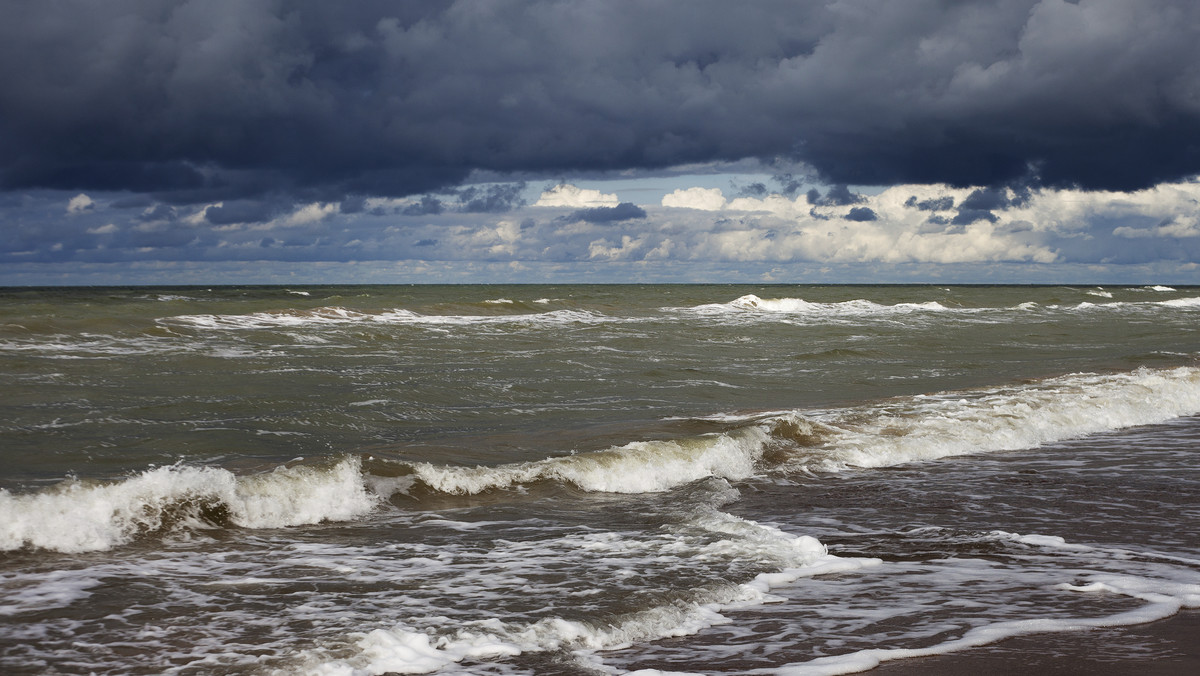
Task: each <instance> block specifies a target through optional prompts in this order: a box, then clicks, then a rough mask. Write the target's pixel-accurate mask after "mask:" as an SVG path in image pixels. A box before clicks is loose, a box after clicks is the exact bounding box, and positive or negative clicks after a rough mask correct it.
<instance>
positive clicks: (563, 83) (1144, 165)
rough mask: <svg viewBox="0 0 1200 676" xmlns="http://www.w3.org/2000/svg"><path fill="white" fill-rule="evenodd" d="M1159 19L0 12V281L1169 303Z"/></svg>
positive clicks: (56, 7) (1171, 44)
mask: <svg viewBox="0 0 1200 676" xmlns="http://www.w3.org/2000/svg"><path fill="white" fill-rule="evenodd" d="M1198 207H1200V3H1196V2H1194V1H1192V0H1138V1H1137V2H1133V1H1131V0H1123V1H1119V0H1078V1H1074V2H1069V1H1066V0H958V1H952V0H906V1H904V2H895V1H893V0H822V1H819V2H817V1H805V0H786V1H784V0H757V1H755V2H731V1H721V2H716V1H707V0H655V1H650V0H646V1H641V2H636V1H632V0H631V1H629V2H620V1H617V2H614V1H612V0H475V1H467V0H446V1H438V0H419V1H413V2H404V1H384V0H363V1H360V2H349V3H340V2H327V1H325V0H292V1H288V0H173V1H172V0H106V1H105V2H94V1H92V0H54V1H50V2H5V3H0V285H8V286H13V285H43V284H46V285H58V284H75V285H98V284H105V285H106V284H114V285H120V284H229V283H241V284H267V283H269V284H305V283H312V284H321V283H447V282H449V283H506V282H516V283H536V282H552V283H560V282H561V283H576V282H597V283H607V282H647V283H653V282H739V283H884V282H888V283H1075V284H1200V208H1198Z"/></svg>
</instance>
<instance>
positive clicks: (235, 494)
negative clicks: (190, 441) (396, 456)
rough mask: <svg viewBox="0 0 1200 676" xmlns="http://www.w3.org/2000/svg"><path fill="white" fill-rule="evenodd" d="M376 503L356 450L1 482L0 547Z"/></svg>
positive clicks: (307, 517) (87, 545) (257, 522)
mask: <svg viewBox="0 0 1200 676" xmlns="http://www.w3.org/2000/svg"><path fill="white" fill-rule="evenodd" d="M377 503H378V498H377V497H376V496H374V495H373V494H370V493H368V492H367V490H366V488H365V486H364V484H363V481H362V474H361V462H360V461H359V459H357V458H347V459H344V460H342V461H341V462H339V463H337V464H336V465H334V466H333V467H330V468H319V467H310V466H295V467H280V468H277V469H275V470H274V471H272V472H267V473H265V474H258V475H253V476H241V477H239V476H235V475H234V474H233V473H231V472H229V471H227V470H224V469H220V468H216V467H187V466H180V465H172V466H169V467H158V468H154V469H150V470H146V471H145V472H142V473H141V474H138V475H136V476H133V477H130V478H128V479H125V480H123V481H117V482H111V483H99V482H84V481H78V480H72V481H66V482H63V483H62V484H59V485H58V486H56V487H54V488H53V489H51V490H48V491H43V492H40V493H35V494H29V495H13V494H11V493H9V492H8V491H6V490H2V489H0V514H2V515H4V518H3V519H0V551H11V550H15V549H20V548H22V547H30V548H35V549H49V550H53V551H59V552H87V551H99V550H106V549H111V548H113V547H116V546H119V545H122V544H125V543H128V542H130V541H132V540H134V539H136V538H138V537H139V536H143V535H147V534H151V533H157V532H163V531H169V530H172V529H175V528H180V527H190V528H211V527H216V526H222V525H233V526H239V527H243V528H280V527H284V526H299V525H306V524H314V523H319V522H321V521H340V520H348V519H353V518H355V517H358V516H362V515H363V514H366V513H367V512H369V511H370V510H371V509H373V508H374V507H375V505H376V504H377Z"/></svg>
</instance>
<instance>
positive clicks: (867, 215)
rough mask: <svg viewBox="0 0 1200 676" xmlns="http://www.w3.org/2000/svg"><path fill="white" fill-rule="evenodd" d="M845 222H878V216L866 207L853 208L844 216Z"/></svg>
mask: <svg viewBox="0 0 1200 676" xmlns="http://www.w3.org/2000/svg"><path fill="white" fill-rule="evenodd" d="M846 220H847V221H860V222H861V221H875V220H879V216H878V215H877V214H876V213H875V211H874V210H873V209H869V208H867V207H854V208H853V209H851V210H850V212H849V213H848V214H846Z"/></svg>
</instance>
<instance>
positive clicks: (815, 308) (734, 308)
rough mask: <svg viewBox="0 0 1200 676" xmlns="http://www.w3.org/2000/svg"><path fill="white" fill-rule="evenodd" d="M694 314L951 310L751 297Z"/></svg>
mask: <svg viewBox="0 0 1200 676" xmlns="http://www.w3.org/2000/svg"><path fill="white" fill-rule="evenodd" d="M686 310H689V311H691V312H694V313H698V314H706V315H728V314H744V313H748V312H749V313H762V314H788V315H824V316H831V317H863V316H871V315H890V314H910V313H913V312H941V311H947V310H950V308H947V307H945V306H944V305H942V304H941V303H938V302H937V301H929V302H926V303H898V304H896V305H881V304H879V303H875V302H872V301H869V300H861V299H859V300H847V301H841V302H837V303H810V302H808V301H806V300H803V299H800V298H771V299H764V298H759V297H758V296H755V295H754V294H748V295H745V296H742V297H741V298H737V299H736V300H732V301H730V302H728V303H710V304H707V305H697V306H696V307H692V308H686Z"/></svg>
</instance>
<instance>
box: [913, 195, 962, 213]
mask: <svg viewBox="0 0 1200 676" xmlns="http://www.w3.org/2000/svg"><path fill="white" fill-rule="evenodd" d="M904 206H906V207H916V208H917V209H920V210H921V211H947V210H949V209H953V208H954V198H953V197H950V196H949V195H945V196H943V197H931V198H929V199H927V200H921V201H920V202H918V201H917V196H916V195H913V196H912V197H909V198H908V199H907V200H905V202H904Z"/></svg>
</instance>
